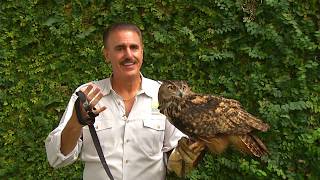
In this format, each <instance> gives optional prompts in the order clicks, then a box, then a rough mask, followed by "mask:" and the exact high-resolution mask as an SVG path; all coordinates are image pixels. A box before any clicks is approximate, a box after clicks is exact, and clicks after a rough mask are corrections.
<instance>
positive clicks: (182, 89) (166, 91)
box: [158, 80, 192, 104]
mask: <svg viewBox="0 0 320 180" xmlns="http://www.w3.org/2000/svg"><path fill="white" fill-rule="evenodd" d="M191 93H192V91H191V89H190V87H189V86H188V84H187V82H186V81H178V80H176V81H163V82H162V84H161V86H160V89H159V93H158V100H159V103H160V104H161V103H163V102H168V101H170V99H172V98H182V97H184V96H185V95H189V94H191Z"/></svg>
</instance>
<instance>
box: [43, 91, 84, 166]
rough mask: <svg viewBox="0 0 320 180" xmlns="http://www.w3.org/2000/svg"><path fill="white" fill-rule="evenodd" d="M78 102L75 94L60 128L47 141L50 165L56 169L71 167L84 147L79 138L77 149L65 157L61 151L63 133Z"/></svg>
mask: <svg viewBox="0 0 320 180" xmlns="http://www.w3.org/2000/svg"><path fill="white" fill-rule="evenodd" d="M76 100H77V95H75V94H73V95H72V97H71V99H70V101H69V103H68V106H67V109H66V111H65V112H64V114H63V116H62V118H61V121H60V124H59V126H58V127H57V128H56V129H54V130H53V131H52V132H51V133H50V134H49V135H48V137H47V138H46V140H45V147H46V152H47V158H48V161H49V164H50V165H51V166H52V167H54V168H59V167H63V166H66V165H69V164H71V163H73V162H74V161H76V160H77V158H78V156H79V153H80V151H81V147H82V140H81V139H80V138H79V140H78V143H77V145H76V146H75V148H74V149H73V150H72V151H71V152H70V153H69V154H68V155H63V154H62V153H61V151H60V147H61V133H62V130H63V129H64V127H65V126H66V124H67V122H68V121H69V120H70V118H71V116H72V112H73V108H74V103H75V101H76Z"/></svg>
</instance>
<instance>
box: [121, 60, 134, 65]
mask: <svg viewBox="0 0 320 180" xmlns="http://www.w3.org/2000/svg"><path fill="white" fill-rule="evenodd" d="M137 62H138V61H137V60H136V59H125V60H123V61H121V62H120V64H121V65H125V64H126V63H134V64H136V63H137Z"/></svg>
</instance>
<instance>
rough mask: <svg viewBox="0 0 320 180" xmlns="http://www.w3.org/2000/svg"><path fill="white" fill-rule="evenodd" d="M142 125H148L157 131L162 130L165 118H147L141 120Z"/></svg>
mask: <svg viewBox="0 0 320 180" xmlns="http://www.w3.org/2000/svg"><path fill="white" fill-rule="evenodd" d="M143 126H144V127H148V128H151V129H154V130H157V131H163V130H164V129H165V126H166V121H165V118H163V117H161V118H157V119H154V118H152V119H148V120H146V119H145V120H143Z"/></svg>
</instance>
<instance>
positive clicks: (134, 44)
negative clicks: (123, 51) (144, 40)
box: [114, 43, 139, 48]
mask: <svg viewBox="0 0 320 180" xmlns="http://www.w3.org/2000/svg"><path fill="white" fill-rule="evenodd" d="M114 47H115V48H124V47H126V45H125V44H117V45H115V46H114ZM129 47H139V44H136V43H132V44H129Z"/></svg>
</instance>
